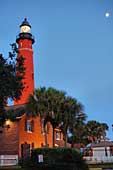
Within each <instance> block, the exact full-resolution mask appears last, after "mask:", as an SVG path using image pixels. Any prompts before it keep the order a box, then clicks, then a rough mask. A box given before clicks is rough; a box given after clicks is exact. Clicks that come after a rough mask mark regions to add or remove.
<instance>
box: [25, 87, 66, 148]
mask: <svg viewBox="0 0 113 170" xmlns="http://www.w3.org/2000/svg"><path fill="white" fill-rule="evenodd" d="M64 96H65V92H63V91H59V90H56V89H54V88H52V87H50V88H48V89H46V88H45V87H41V88H39V89H38V90H35V92H34V95H31V96H30V97H29V100H28V104H27V109H28V113H29V114H30V115H31V116H36V115H38V114H39V115H40V118H41V123H42V127H43V133H44V135H45V145H46V147H47V146H48V142H47V132H46V125H47V123H48V122H50V123H51V125H52V127H53V146H54V129H55V128H56V127H57V126H58V124H59V121H60V118H59V115H60V103H61V102H62V100H63V98H64Z"/></svg>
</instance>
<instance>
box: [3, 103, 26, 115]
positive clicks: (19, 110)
mask: <svg viewBox="0 0 113 170" xmlns="http://www.w3.org/2000/svg"><path fill="white" fill-rule="evenodd" d="M5 109H6V111H8V112H13V113H14V114H15V117H17V118H19V117H21V116H22V115H23V114H24V113H25V112H26V104H20V105H12V106H6V107H5Z"/></svg>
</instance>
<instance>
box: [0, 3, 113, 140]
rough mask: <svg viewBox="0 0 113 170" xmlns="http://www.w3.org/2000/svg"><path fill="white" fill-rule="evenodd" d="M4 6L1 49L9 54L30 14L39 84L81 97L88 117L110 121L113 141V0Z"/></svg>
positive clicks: (0, 6)
mask: <svg viewBox="0 0 113 170" xmlns="http://www.w3.org/2000/svg"><path fill="white" fill-rule="evenodd" d="M0 9H1V10H0V53H3V54H4V56H7V55H8V51H10V45H9V44H10V43H13V42H15V39H16V35H18V34H19V25H20V24H21V22H22V21H23V19H24V18H25V17H27V18H28V20H29V22H30V24H31V25H32V34H33V35H34V36H35V40H36V42H35V44H34V45H33V48H34V68H35V87H36V88H38V87H40V86H46V87H49V86H52V87H54V88H57V89H59V90H64V91H66V92H67V94H68V95H70V96H73V97H76V98H77V99H78V100H79V101H80V102H81V103H83V105H84V106H85V113H86V114H87V116H88V120H97V121H99V122H106V123H107V124H108V125H109V129H110V130H109V132H108V134H107V136H108V137H109V138H110V139H112V140H113V131H112V127H111V125H112V124H113V0H19V1H15V0H10V1H9V0H0ZM106 12H110V16H109V17H108V18H106V17H105V13H106Z"/></svg>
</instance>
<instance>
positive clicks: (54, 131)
mask: <svg viewBox="0 0 113 170" xmlns="http://www.w3.org/2000/svg"><path fill="white" fill-rule="evenodd" d="M54 146H55V128H54V126H53V147H54Z"/></svg>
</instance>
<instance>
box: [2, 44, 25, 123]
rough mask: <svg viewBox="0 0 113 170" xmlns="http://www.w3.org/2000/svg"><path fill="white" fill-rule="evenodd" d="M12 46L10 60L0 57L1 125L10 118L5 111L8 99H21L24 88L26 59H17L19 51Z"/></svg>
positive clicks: (21, 57)
mask: <svg viewBox="0 0 113 170" xmlns="http://www.w3.org/2000/svg"><path fill="white" fill-rule="evenodd" d="M11 46H12V52H9V57H8V58H4V57H3V55H2V54H1V55H0V125H2V124H3V122H4V121H5V119H7V118H8V114H7V113H6V111H5V106H6V104H7V99H8V98H11V99H19V98H20V96H21V93H22V90H23V88H24V85H23V83H22V79H23V78H24V71H25V68H24V58H23V56H20V57H19V58H16V54H17V52H18V49H17V47H16V45H15V44H12V45H11Z"/></svg>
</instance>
